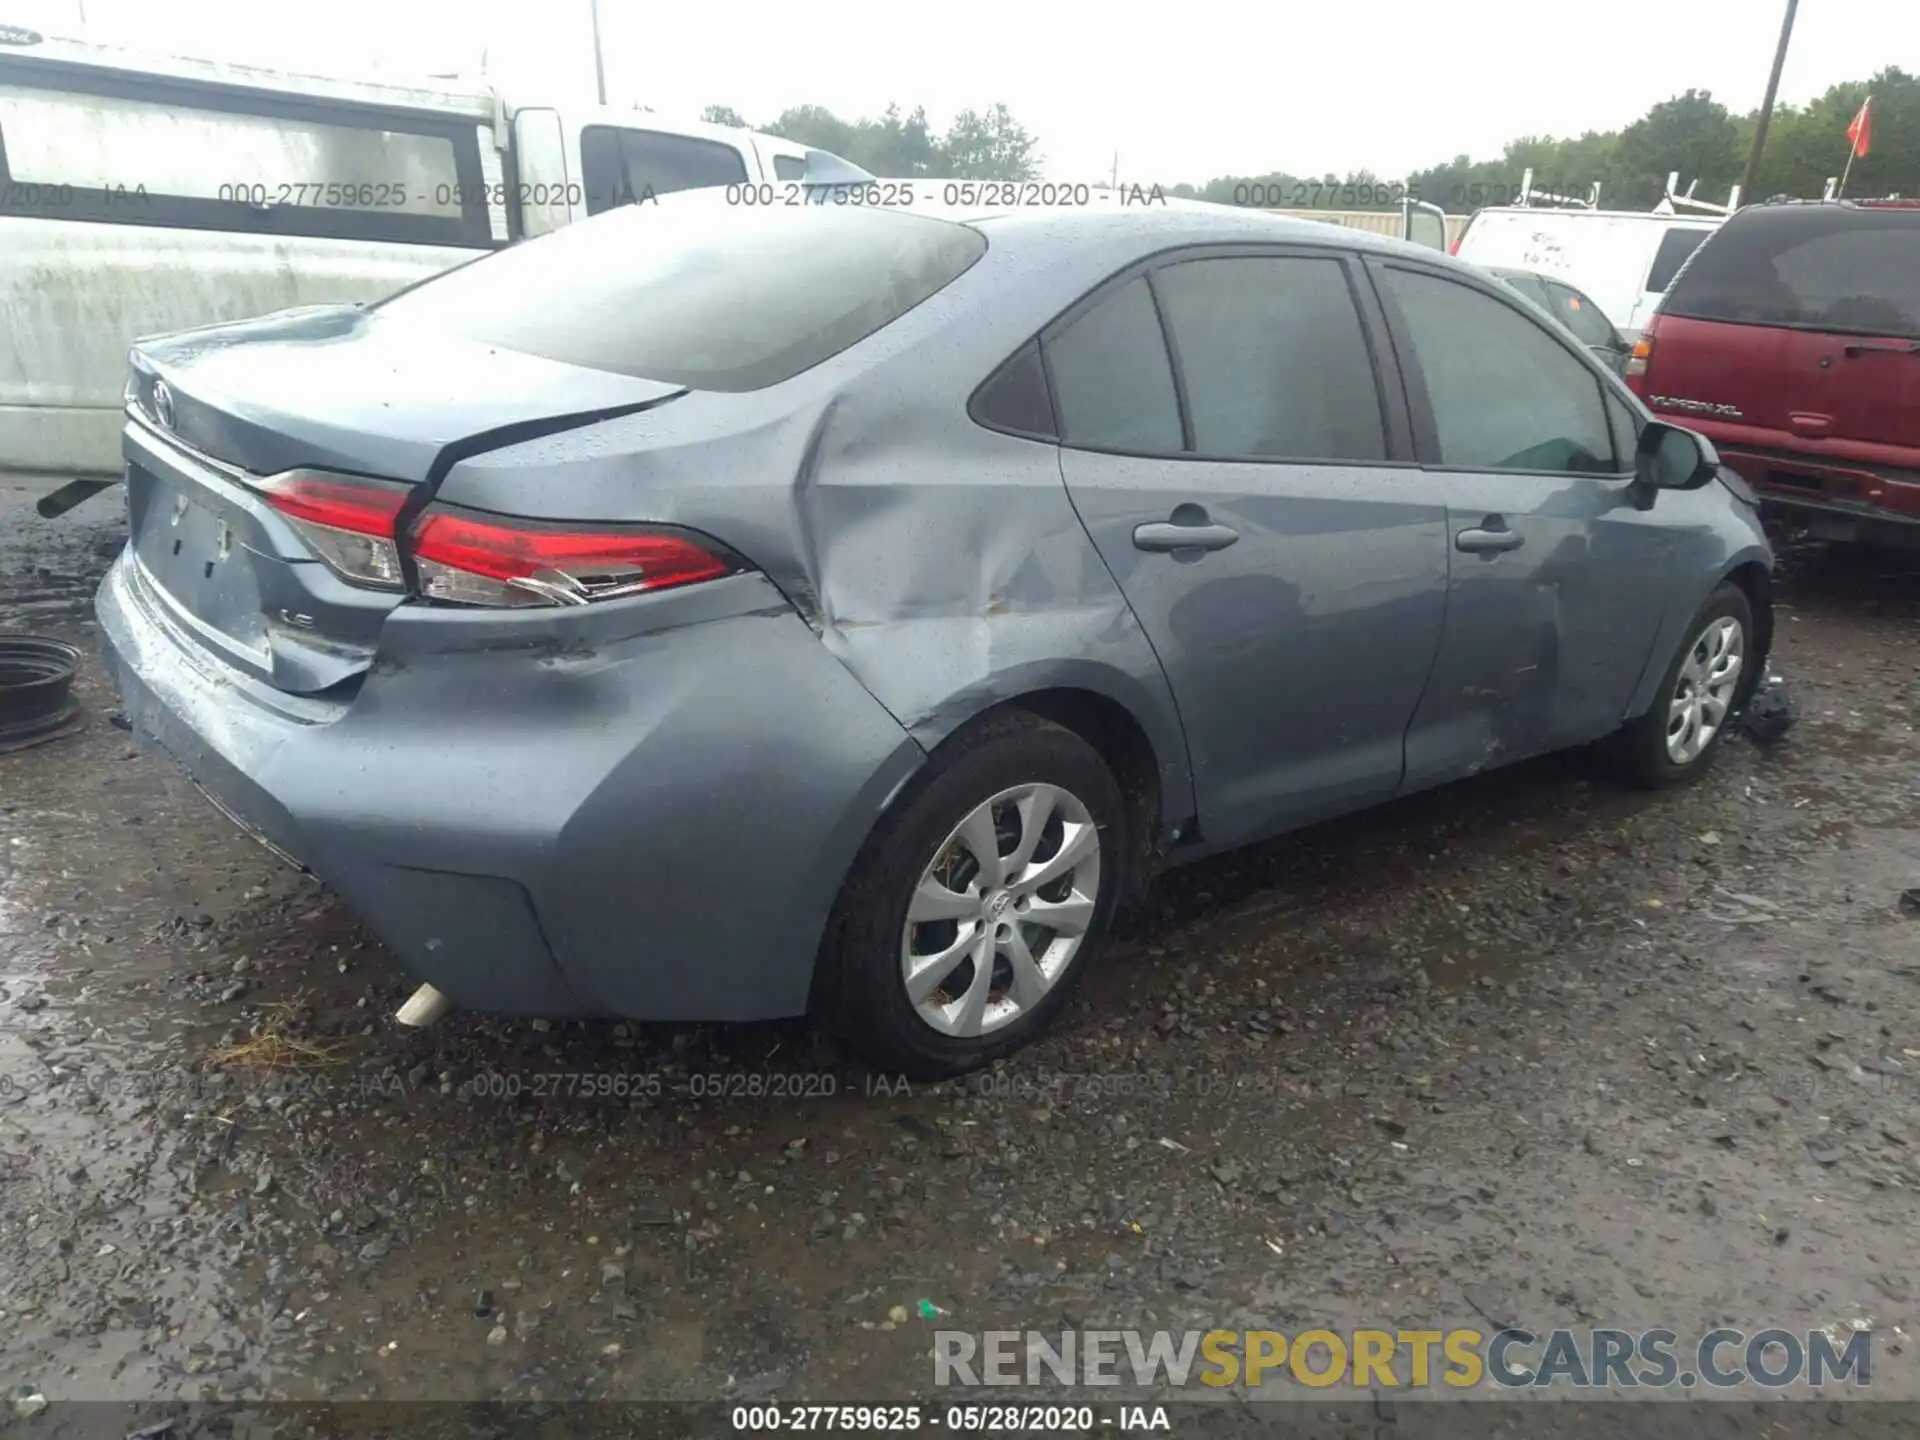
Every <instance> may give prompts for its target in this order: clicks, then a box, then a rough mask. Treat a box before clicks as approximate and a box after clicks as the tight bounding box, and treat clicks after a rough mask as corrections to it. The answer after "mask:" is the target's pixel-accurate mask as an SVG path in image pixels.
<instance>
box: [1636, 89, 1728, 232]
mask: <svg viewBox="0 0 1920 1440" xmlns="http://www.w3.org/2000/svg"><path fill="white" fill-rule="evenodd" d="M1618 158H1619V169H1620V171H1621V172H1622V173H1621V177H1620V178H1621V182H1622V184H1623V185H1624V187H1625V188H1626V189H1627V192H1628V193H1627V194H1626V195H1618V194H1616V195H1615V196H1614V197H1613V198H1614V199H1615V200H1622V199H1624V200H1626V201H1628V202H1629V204H1631V205H1632V207H1633V208H1634V209H1644V208H1650V207H1652V206H1654V205H1657V204H1658V203H1659V202H1660V198H1661V197H1662V196H1663V195H1665V194H1666V189H1667V177H1668V176H1669V175H1671V174H1672V173H1673V172H1674V171H1676V170H1677V171H1679V172H1680V185H1681V188H1682V189H1684V188H1685V187H1686V186H1688V185H1689V184H1692V183H1693V182H1695V181H1698V182H1699V185H1700V189H1699V191H1698V193H1699V194H1700V195H1701V197H1702V198H1713V197H1715V196H1716V195H1717V196H1718V197H1719V198H1721V199H1725V197H1726V191H1727V190H1729V189H1730V188H1731V187H1732V186H1734V185H1736V184H1738V183H1739V181H1740V174H1741V171H1742V170H1743V169H1744V168H1745V165H1746V156H1745V155H1743V154H1742V153H1741V151H1740V128H1739V126H1737V125H1736V124H1734V120H1733V116H1732V115H1730V114H1729V113H1728V112H1727V107H1726V106H1724V105H1722V104H1721V103H1720V102H1719V101H1717V100H1715V99H1714V98H1713V96H1712V95H1711V94H1710V93H1708V92H1707V91H1705V90H1689V91H1687V92H1686V93H1685V94H1684V95H1676V96H1675V97H1674V98H1673V99H1671V100H1662V101H1661V102H1660V103H1659V104H1657V105H1655V106H1654V107H1653V108H1652V109H1651V110H1649V111H1647V113H1646V114H1645V115H1643V116H1641V118H1640V119H1638V120H1636V121H1634V122H1633V124H1631V125H1629V126H1627V128H1626V129H1624V130H1622V131H1621V132H1620V144H1619V150H1618Z"/></svg>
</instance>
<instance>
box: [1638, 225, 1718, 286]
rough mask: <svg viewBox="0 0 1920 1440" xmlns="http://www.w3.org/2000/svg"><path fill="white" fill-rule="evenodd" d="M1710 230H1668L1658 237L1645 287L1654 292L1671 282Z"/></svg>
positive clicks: (1710, 232)
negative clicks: (1658, 241)
mask: <svg viewBox="0 0 1920 1440" xmlns="http://www.w3.org/2000/svg"><path fill="white" fill-rule="evenodd" d="M1712 233H1713V232H1712V231H1711V230H1669V231H1667V233H1666V234H1664V235H1662V236H1661V237H1660V248H1659V249H1658V250H1656V251H1654V252H1653V268H1652V269H1651V270H1649V271H1647V289H1649V290H1651V291H1654V292H1655V293H1656V294H1657V293H1658V292H1660V291H1662V290H1665V289H1666V288H1667V287H1668V286H1669V285H1671V284H1673V277H1674V276H1676V275H1678V274H1679V273H1680V267H1681V266H1682V265H1684V264H1686V263H1687V257H1688V256H1689V255H1691V254H1693V252H1694V251H1696V250H1698V249H1699V248H1700V242H1701V241H1702V240H1704V239H1706V238H1707V236H1709V235H1711V234H1712Z"/></svg>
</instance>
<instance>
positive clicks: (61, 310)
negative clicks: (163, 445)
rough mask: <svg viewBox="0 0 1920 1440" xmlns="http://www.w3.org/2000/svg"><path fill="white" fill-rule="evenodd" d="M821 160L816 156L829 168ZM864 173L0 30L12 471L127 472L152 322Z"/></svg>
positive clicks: (745, 134) (646, 130)
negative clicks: (127, 385)
mask: <svg viewBox="0 0 1920 1440" xmlns="http://www.w3.org/2000/svg"><path fill="white" fill-rule="evenodd" d="M810 167H811V168H810ZM816 174H818V175H822V176H824V177H825V178H827V179H830V180H848V179H857V178H863V177H864V172H862V171H860V170H858V169H857V168H856V167H853V166H851V165H849V164H848V163H847V162H845V161H842V160H839V159H838V157H835V156H830V155H826V154H825V153H824V152H821V151H815V150H810V149H809V148H808V147H806V146H804V145H800V144H796V143H795V142H793V141H790V140H783V139H781V138H779V137H778V136H774V135H764V134H759V133H756V132H753V131H748V130H743V129H735V128H731V127H727V126H720V125H709V124H704V123H701V122H699V121H681V120H669V119H666V118H664V117H661V116H658V115H655V114H653V113H651V112H649V111H642V110H614V109H609V108H605V107H600V106H596V105H592V104H587V105H578V104H572V103H567V104H532V103H528V104H521V103H518V102H517V101H516V100H514V99H511V98H509V97H507V96H504V95H502V94H500V93H499V92H498V91H496V90H494V89H492V88H490V87H486V86H478V87H474V88H464V89H461V88H434V86H433V85H431V84H427V85H420V86H414V85H400V84H388V83H378V84H375V83H367V82H363V81H358V80H342V79H330V78H323V77H319V76H306V75H295V74H290V73H286V72H282V71H275V70H265V69H257V68H251V67H246V66H239V65H226V64H219V63H214V62H210V61H203V60H191V59H182V58H176V57H168V56H150V55H140V54H136V53H133V52H130V51H124V50H118V49H113V48H110V47H106V46H100V45H92V44H86V43H81V42H77V41H71V40H61V39H56V38H48V37H43V36H41V35H39V34H38V33H36V32H34V31H31V30H25V29H21V28H20V27H16V26H0V313H4V314H5V316H6V317H7V326H8V330H9V333H10V338H11V341H12V343H11V344H10V345H7V346H0V471H4V470H22V471H32V472H40V473H50V474H54V475H81V476H94V475H117V474H118V473H119V471H120V468H121V462H120V440H119V434H120V427H121V423H122V415H121V389H122V386H123V384H124V381H125V372H126V356H127V347H128V345H129V344H130V343H131V342H132V341H133V340H134V339H135V338H137V337H139V336H143V335H152V334H157V333H162V332H165V331H170V330H181V329H186V328H188V327H190V326H196V325H206V324H211V323H215V322H218V321H223V320H234V319H241V318H245V317H247V316H251V315H260V314H265V313H267V312H269V311H273V310H281V309H286V308H288V307H290V306H296V305H312V304H339V303H356V302H369V301H373V300H378V299H380V298H382V297H383V296H385V295H388V294H390V293H392V292H393V291H395V290H397V289H399V288H401V287H402V286H405V285H408V284H411V283H413V282H414V281H417V280H421V279H424V278H426V277H427V276H429V275H432V274H435V273H437V272H438V271H440V270H444V269H447V268H449V267H450V266H453V265H456V264H459V263H461V262H463V261H465V260H468V259H472V258H475V257H477V256H479V255H482V254H485V253H486V252H487V251H489V250H492V249H496V248H498V247H500V246H503V245H509V244H512V243H513V242H515V241H516V240H520V239H522V238H525V237H531V236H536V235H541V234H545V233H546V232H548V231H550V230H554V229H557V228H558V227H559V226H561V225H566V224H571V223H572V222H574V221H576V220H583V219H585V218H587V217H588V216H590V215H594V214H597V213H598V212H599V211H601V210H605V209H609V208H611V207H613V206H615V205H618V204H624V203H629V202H633V201H642V202H644V201H645V200H646V199H648V198H649V197H651V196H658V195H664V194H668V193H671V192H672V191H675V190H685V189H691V188H696V187H703V186H727V185H752V186H755V187H767V186H773V187H781V186H798V185H799V184H800V183H801V181H802V179H803V178H811V177H813V176H814V175H816Z"/></svg>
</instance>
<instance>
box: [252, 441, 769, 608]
mask: <svg viewBox="0 0 1920 1440" xmlns="http://www.w3.org/2000/svg"><path fill="white" fill-rule="evenodd" d="M258 488H259V490H260V493H261V495H262V497H263V498H264V499H265V500H266V502H267V503H268V504H269V505H271V506H273V508H274V509H275V510H277V511H279V512H280V513H281V514H282V515H284V516H285V517H286V518H287V519H288V520H290V521H291V522H292V523H293V527H294V529H296V530H297V531H299V533H300V536H301V538H302V539H304V540H305V541H306V542H307V543H308V544H309V545H311V546H312V547H313V549H314V552H315V553H316V554H318V555H319V557H320V558H321V560H323V561H324V562H325V563H326V565H327V568H328V569H330V570H332V571H333V572H334V573H335V574H336V575H338V576H339V577H340V578H341V579H342V580H345V581H346V582H347V583H348V584H350V585H357V586H360V587H361V588H363V589H368V590H398V591H404V590H405V589H406V588H407V582H406V571H405V568H404V566H403V563H402V560H401V549H402V543H401V537H400V536H399V534H398V526H399V520H400V512H401V510H402V508H403V507H404V506H405V505H406V503H407V500H408V498H409V497H410V496H411V495H412V493H413V487H412V486H410V485H398V484H394V483H391V482H389V481H384V480H366V479H361V478H359V477H357V476H352V475H330V474H324V473H321V472H318V471H312V470H292V471H288V472H287V473H285V474H282V475H275V476H273V477H271V478H270V479H267V480H263V481H261V482H259V487H258ZM405 549H406V550H407V552H408V554H409V555H410V556H411V558H412V559H413V562H414V567H415V571H416V574H417V577H418V589H419V593H420V594H421V595H422V596H424V597H426V598H428V599H433V600H448V601H453V602H455V603H457V604H462V605H484V606H492V607H498V608H514V609H518V608H522V607H525V606H535V605H586V604H589V603H591V602H593V601H595V600H611V599H614V598H616V597H618V596H622V595H640V594H646V593H650V592H652V591H656V590H670V589H673V588H675V587H677V586H681V585H697V584H699V583H700V582H701V581H703V580H717V579H719V578H720V577H721V576H723V575H731V574H733V573H734V572H736V571H737V570H739V569H741V568H742V567H741V565H740V562H739V561H738V560H737V559H736V558H734V557H733V556H731V555H729V554H726V553H724V552H723V551H722V550H720V549H719V547H717V546H711V545H709V544H706V543H703V542H702V541H701V540H700V539H699V538H697V537H695V536H692V535H688V534H686V533H684V532H682V531H677V530H670V529H665V528H662V527H660V526H647V525H618V526H616V525H596V526H583V525H567V524H559V525H556V524H550V523H547V522H545V521H534V520H511V519H508V518H506V517H504V516H499V515H483V514H480V513H478V512H475V511H464V510H457V509H454V508H452V507H449V506H443V505H430V506H428V507H427V509H426V510H425V511H423V512H422V513H421V515H420V518H419V519H418V520H416V521H415V522H414V523H413V526H412V528H411V529H410V530H409V531H408V534H407V537H406V542H405Z"/></svg>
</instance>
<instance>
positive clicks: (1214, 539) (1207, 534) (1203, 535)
mask: <svg viewBox="0 0 1920 1440" xmlns="http://www.w3.org/2000/svg"><path fill="white" fill-rule="evenodd" d="M1239 538H1240V532H1239V531H1238V530H1233V529H1229V528H1228V527H1227V526H1225V525H1175V524H1172V523H1170V522H1168V521H1164V520H1162V521H1156V522H1154V523H1152V524H1148V525H1136V526H1134V527H1133V545H1134V548H1135V549H1136V550H1153V551H1159V552H1167V551H1174V550H1224V549H1226V548H1227V547H1228V546H1229V545H1231V544H1233V543H1234V541H1236V540H1238V539H1239Z"/></svg>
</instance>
